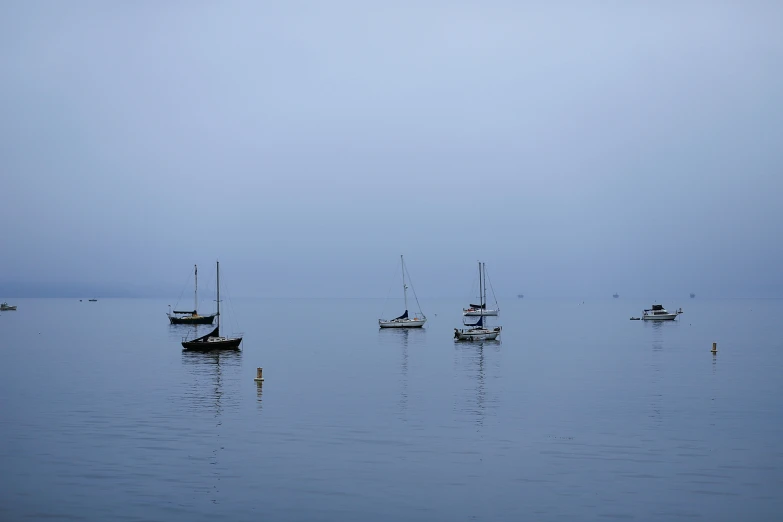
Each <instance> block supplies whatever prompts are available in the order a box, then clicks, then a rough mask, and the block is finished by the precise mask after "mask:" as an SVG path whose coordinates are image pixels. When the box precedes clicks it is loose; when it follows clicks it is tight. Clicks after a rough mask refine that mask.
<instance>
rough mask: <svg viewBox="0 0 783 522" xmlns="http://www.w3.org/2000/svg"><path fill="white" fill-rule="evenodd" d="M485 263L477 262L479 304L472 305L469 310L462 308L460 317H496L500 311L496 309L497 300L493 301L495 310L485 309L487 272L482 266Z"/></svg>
mask: <svg viewBox="0 0 783 522" xmlns="http://www.w3.org/2000/svg"><path fill="white" fill-rule="evenodd" d="M484 265H485V263H482V262H481V261H479V299H481V304H477V305H476V304H472V303H471V305H470V308H463V309H462V315H467V316H473V317H475V316H482V315H493V316H494V315H498V312H499V311H500V307H498V303H497V299H495V308H487V280H486V279H487V272H486V267H485V266H484ZM494 295H495V292H494V290H493V292H492V296H493V297H494Z"/></svg>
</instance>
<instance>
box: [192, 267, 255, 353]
mask: <svg viewBox="0 0 783 522" xmlns="http://www.w3.org/2000/svg"><path fill="white" fill-rule="evenodd" d="M215 315H216V316H217V326H216V327H215V329H214V330H212V331H211V332H210V333H208V334H207V335H203V336H201V337H199V338H197V339H193V340H192V341H188V340H184V339H183V341H182V347H183V348H184V349H185V350H194V351H200V352H208V351H212V350H239V345H240V343H241V342H242V337H221V336H220V261H218V262H217V313H216V314H215Z"/></svg>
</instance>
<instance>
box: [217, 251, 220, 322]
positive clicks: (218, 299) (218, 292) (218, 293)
mask: <svg viewBox="0 0 783 522" xmlns="http://www.w3.org/2000/svg"><path fill="white" fill-rule="evenodd" d="M217 320H218V324H217V331H218V335H220V261H217Z"/></svg>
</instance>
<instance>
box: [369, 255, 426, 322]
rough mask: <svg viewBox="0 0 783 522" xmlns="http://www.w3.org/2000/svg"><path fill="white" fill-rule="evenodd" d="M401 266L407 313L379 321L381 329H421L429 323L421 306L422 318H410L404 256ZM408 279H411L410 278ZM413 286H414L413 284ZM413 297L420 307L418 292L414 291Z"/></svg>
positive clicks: (415, 316) (416, 316)
mask: <svg viewBox="0 0 783 522" xmlns="http://www.w3.org/2000/svg"><path fill="white" fill-rule="evenodd" d="M400 264H401V265H402V295H403V298H404V299H405V312H403V313H402V315H401V316H399V317H395V318H394V319H378V326H380V327H381V328H421V327H422V326H424V323H426V322H427V317H426V316H425V315H424V314H423V313H422V311H421V306H420V305H419V315H421V317H419V315H414V316H413V319H411V318H410V317H408V285H407V283H406V282H405V260H404V259H403V258H402V256H400ZM408 279H410V276H409V277H408ZM411 285H413V283H412V282H411ZM413 297H415V298H416V304H417V305H418V304H419V298H418V297H416V290H413Z"/></svg>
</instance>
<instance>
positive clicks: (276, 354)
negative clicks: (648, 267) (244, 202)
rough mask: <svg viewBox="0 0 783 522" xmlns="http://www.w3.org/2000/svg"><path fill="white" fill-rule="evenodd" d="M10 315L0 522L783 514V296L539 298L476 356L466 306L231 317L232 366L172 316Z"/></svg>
mask: <svg viewBox="0 0 783 522" xmlns="http://www.w3.org/2000/svg"><path fill="white" fill-rule="evenodd" d="M14 302H15V304H18V305H19V309H18V311H16V312H3V313H2V314H0V349H2V352H3V353H2V355H3V357H2V363H0V441H1V442H2V444H0V469H2V472H1V473H0V520H4V521H5V520H49V521H51V520H167V521H168V520H183V521H185V520H188V521H193V520H196V521H197V520H215V519H216V517H220V518H221V519H223V520H259V519H264V520H276V521H285V520H308V521H354V520H355V521H359V520H362V521H365V520H388V521H392V520H394V521H399V520H421V521H425V520H426V521H432V520H443V521H460V520H465V521H472V520H495V521H497V520H543V521H545V520H567V521H574V520H600V519H628V520H696V519H700V520H710V521H711V522H712V521H716V520H732V521H736V520H780V519H782V518H783V494H781V491H783V450H782V449H781V446H780V442H781V441H783V377H781V370H783V336H781V334H780V330H779V327H778V325H779V324H780V323H781V317H782V316H783V301H781V300H701V299H692V300H691V299H682V300H680V301H679V302H675V300H669V301H667V302H665V303H664V304H666V305H667V306H669V307H670V308H677V307H680V306H682V307H683V308H684V311H685V313H684V314H683V315H682V316H680V318H679V319H678V321H677V322H676V323H666V324H649V323H645V322H642V321H629V320H628V319H629V317H630V316H632V315H634V316H638V315H640V314H641V310H642V309H643V308H645V307H648V306H649V304H650V303H646V302H634V301H630V300H627V299H622V298H621V299H611V298H610V299H607V300H604V301H596V302H585V303H582V302H566V301H546V300H538V301H537V300H535V299H527V298H526V299H524V300H513V301H508V302H501V312H500V316H499V317H498V318H497V319H496V320H495V324H501V325H502V326H503V333H502V341H501V342H485V343H483V344H482V343H455V342H454V341H453V339H452V332H453V328H454V327H455V326H459V324H460V319H461V317H460V314H459V310H460V309H461V306H462V305H463V304H465V303H462V302H460V301H451V300H435V301H432V300H429V301H428V300H423V301H422V305H423V307H424V311H425V313H426V314H427V316H428V318H429V320H428V322H427V326H426V328H425V329H423V330H419V331H416V330H412V331H404V330H378V328H377V322H376V320H377V317H378V316H379V314H380V312H381V311H382V309H383V308H384V301H383V300H371V299H368V300H351V299H346V300H320V299H313V300H282V301H279V300H278V301H272V300H235V301H234V302H233V303H232V307H233V310H234V311H236V316H235V317H236V319H237V321H238V325H239V327H240V328H241V330H243V331H244V334H245V341H244V345H243V350H242V351H241V352H239V353H221V354H219V355H218V354H191V353H183V352H182V350H181V346H180V344H179V343H180V339H181V337H182V336H183V335H187V334H188V333H192V332H193V330H192V328H193V327H188V326H170V325H169V324H168V321H167V319H166V316H165V315H164V313H165V311H166V310H167V304H168V303H167V302H166V301H156V300H140V299H134V300H123V299H101V300H99V301H98V302H94V303H89V302H87V301H84V302H79V301H78V300H76V299H35V300H34V299H18V300H15V301H14ZM392 307H393V306H392ZM386 308H387V311H388V309H389V306H388V303H387V305H386ZM394 312H396V308H395V309H394V310H393V311H392V312H391V313H394ZM387 315H388V314H387ZM201 328H202V329H203V328H205V327H201ZM227 330H228V332H227V333H231V330H232V328H230V327H229V328H228V329H227ZM199 331H201V330H199ZM713 342H717V343H718V354H717V355H716V356H713V355H712V354H711V353H710V348H711V346H712V343H713ZM258 366H262V367H263V368H264V377H265V379H266V380H265V382H264V384H263V387H258V386H257V385H256V384H255V382H254V381H253V378H254V377H255V372H256V367H258Z"/></svg>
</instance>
